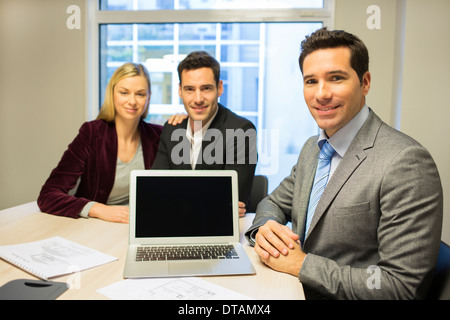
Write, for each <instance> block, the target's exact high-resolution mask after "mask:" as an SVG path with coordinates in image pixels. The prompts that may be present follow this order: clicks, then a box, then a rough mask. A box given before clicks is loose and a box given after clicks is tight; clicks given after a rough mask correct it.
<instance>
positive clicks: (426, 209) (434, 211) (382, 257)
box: [246, 110, 443, 299]
mask: <svg viewBox="0 0 450 320" xmlns="http://www.w3.org/2000/svg"><path fill="white" fill-rule="evenodd" d="M319 151H320V150H319V147H318V145H317V136H316V137H312V138H311V139H309V140H308V141H307V142H306V143H305V145H304V146H303V148H302V151H301V153H300V156H299V158H298V162H297V164H296V165H295V166H294V167H293V169H292V173H291V175H290V176H288V177H287V178H286V179H284V180H283V181H282V183H281V184H280V186H279V187H278V188H277V189H275V190H274V191H273V192H272V193H271V194H270V195H269V196H268V197H267V198H265V199H264V200H263V201H261V202H260V204H259V205H258V208H257V210H256V216H255V220H254V221H253V226H252V227H251V228H250V229H249V232H248V233H247V234H246V235H247V236H249V233H250V232H252V231H253V230H255V229H257V228H258V227H259V226H261V225H263V224H264V223H265V222H266V221H267V220H269V219H272V220H275V221H278V222H279V223H281V224H286V223H287V222H288V221H291V222H292V230H293V231H294V232H295V233H297V234H298V235H299V236H301V235H302V234H303V233H304V230H305V220H306V213H307V208H308V199H309V194H310V191H311V188H312V184H313V180H314V173H315V170H316V166H317V158H318V155H319ZM442 215H443V195H442V187H441V181H440V177H439V173H438V170H437V168H436V165H435V163H434V161H433V159H432V157H431V156H430V154H429V153H428V151H427V150H426V149H425V148H424V147H423V146H421V145H420V144H419V143H418V142H416V141H414V140H413V139H412V138H410V137H408V136H406V135H405V134H403V133H401V132H399V131H397V130H395V129H393V128H391V127H389V126H388V125H386V124H385V123H384V122H382V121H381V119H380V118H379V117H378V116H376V115H375V113H374V112H373V111H372V110H371V111H370V114H369V117H368V118H367V120H366V122H365V123H364V125H363V126H362V128H361V129H360V130H359V132H358V134H357V135H356V137H355V138H354V139H353V141H352V143H351V145H350V146H349V148H348V150H347V152H346V153H345V155H344V157H343V158H342V160H341V162H340V163H339V165H338V167H337V168H336V171H335V172H334V173H333V175H332V176H331V178H330V180H329V182H328V184H327V186H326V188H325V190H324V193H323V194H322V197H321V199H320V201H319V203H318V205H317V208H316V211H315V213H314V216H313V219H312V222H311V226H310V228H309V230H308V234H307V235H306V239H305V241H304V243H303V250H304V251H305V252H306V253H307V256H306V259H305V261H304V263H303V266H302V268H301V270H300V274H299V279H300V281H301V283H302V284H303V288H304V289H305V296H307V298H308V297H310V296H314V297H325V298H332V299H421V298H424V297H425V294H426V293H427V290H428V287H429V285H430V283H431V279H432V275H433V269H434V266H435V264H436V261H437V256H438V251H439V243H440V237H441V229H442Z"/></svg>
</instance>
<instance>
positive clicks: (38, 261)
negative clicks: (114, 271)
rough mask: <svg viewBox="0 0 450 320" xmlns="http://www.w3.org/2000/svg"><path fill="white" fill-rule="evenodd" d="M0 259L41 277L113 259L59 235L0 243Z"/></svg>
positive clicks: (73, 270)
mask: <svg viewBox="0 0 450 320" xmlns="http://www.w3.org/2000/svg"><path fill="white" fill-rule="evenodd" d="M0 258H2V259H4V260H6V261H8V262H10V263H12V264H14V265H16V266H17V267H19V268H21V269H23V270H25V271H27V272H29V273H31V274H33V275H35V276H37V277H39V278H41V279H44V280H47V279H49V278H53V277H57V276H62V275H65V274H69V273H73V272H78V271H82V270H85V269H89V268H93V267H96V266H99V265H102V264H105V263H109V262H111V261H114V260H117V258H115V257H113V256H110V255H107V254H104V253H102V252H99V251H97V250H93V249H90V248H88V247H85V246H82V245H80V244H77V243H75V242H72V241H69V240H66V239H64V238H61V237H53V238H49V239H45V240H39V241H34V242H28V243H21V244H15V245H7V246H1V247H0Z"/></svg>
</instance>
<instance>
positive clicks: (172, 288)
mask: <svg viewBox="0 0 450 320" xmlns="http://www.w3.org/2000/svg"><path fill="white" fill-rule="evenodd" d="M98 292H99V293H101V294H103V295H105V296H107V297H108V298H110V299H113V300H251V299H252V298H250V297H248V296H245V295H242V294H240V293H237V292H234V291H232V290H229V289H226V288H223V287H221V286H218V285H215V284H213V283H211V282H208V281H205V280H202V279H199V278H195V277H186V278H148V279H127V280H123V281H119V282H116V283H113V284H111V285H109V286H107V287H105V288H102V289H100V290H98Z"/></svg>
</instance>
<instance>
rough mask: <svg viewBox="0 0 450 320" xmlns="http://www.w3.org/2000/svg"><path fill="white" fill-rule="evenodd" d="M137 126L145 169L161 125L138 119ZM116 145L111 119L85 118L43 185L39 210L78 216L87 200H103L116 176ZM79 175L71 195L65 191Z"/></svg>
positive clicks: (149, 163)
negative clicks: (87, 119) (88, 119)
mask: <svg viewBox="0 0 450 320" xmlns="http://www.w3.org/2000/svg"><path fill="white" fill-rule="evenodd" d="M139 130H140V135H141V145H142V152H143V155H144V164H145V169H150V168H151V166H152V164H153V161H154V160H155V157H156V153H157V151H158V144H159V138H160V135H161V131H162V127H161V126H159V125H154V124H150V123H147V122H144V121H141V122H140V123H139ZM117 149H118V147H117V133H116V128H115V124H114V123H108V122H106V121H103V120H94V121H90V122H85V123H84V124H83V125H82V126H81V128H80V130H79V133H78V135H77V136H76V137H75V139H74V140H73V142H72V143H71V144H70V145H69V147H68V149H67V150H66V151H65V152H64V154H63V156H62V158H61V160H60V162H59V163H58V165H57V167H56V168H55V169H53V171H52V172H51V174H50V177H49V178H48V179H47V181H46V182H45V184H44V185H43V187H42V189H41V192H40V194H39V197H38V199H37V204H38V206H39V208H40V210H41V211H42V212H46V213H51V214H55V215H59V216H68V217H73V218H78V217H79V213H80V212H81V210H82V209H83V207H84V206H85V205H86V204H87V203H88V202H89V201H96V202H100V203H106V201H107V200H108V197H109V194H110V193H111V190H112V188H113V185H114V180H115V176H116V163H117ZM79 177H81V179H80V184H79V185H78V189H77V191H76V193H75V195H73V196H72V195H69V191H70V190H72V189H73V188H74V187H75V186H76V183H77V181H78V178H79Z"/></svg>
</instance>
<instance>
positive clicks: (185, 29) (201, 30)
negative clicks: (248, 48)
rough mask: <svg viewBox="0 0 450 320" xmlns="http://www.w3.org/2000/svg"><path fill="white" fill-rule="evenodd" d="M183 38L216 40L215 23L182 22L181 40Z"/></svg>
mask: <svg viewBox="0 0 450 320" xmlns="http://www.w3.org/2000/svg"><path fill="white" fill-rule="evenodd" d="M182 40H201V41H205V40H216V24H215V23H184V24H180V41H182Z"/></svg>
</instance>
